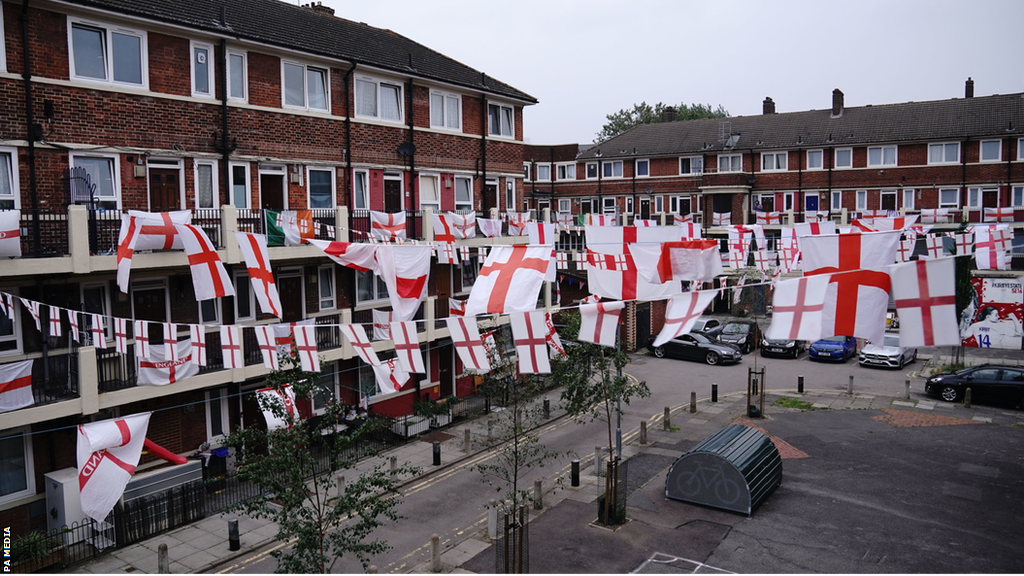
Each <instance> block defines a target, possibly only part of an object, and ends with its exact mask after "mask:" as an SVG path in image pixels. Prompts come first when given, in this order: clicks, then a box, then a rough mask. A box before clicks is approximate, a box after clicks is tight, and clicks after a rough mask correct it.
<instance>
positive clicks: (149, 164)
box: [146, 158, 188, 209]
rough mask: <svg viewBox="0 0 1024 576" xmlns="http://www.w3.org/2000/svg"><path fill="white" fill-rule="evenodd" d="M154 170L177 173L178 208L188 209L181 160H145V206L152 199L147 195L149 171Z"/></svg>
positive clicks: (183, 168)
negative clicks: (174, 171)
mask: <svg viewBox="0 0 1024 576" xmlns="http://www.w3.org/2000/svg"><path fill="white" fill-rule="evenodd" d="M154 168H156V169H159V170H177V171H178V206H181V207H182V208H183V209H185V208H188V204H187V203H186V202H185V165H184V159H182V158H149V159H148V160H146V203H147V204H146V205H147V206H148V205H149V201H150V200H151V199H152V197H151V196H150V193H149V185H150V182H151V180H150V177H149V171H150V170H152V169H154Z"/></svg>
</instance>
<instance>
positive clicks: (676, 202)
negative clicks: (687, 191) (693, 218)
mask: <svg viewBox="0 0 1024 576" xmlns="http://www.w3.org/2000/svg"><path fill="white" fill-rule="evenodd" d="M684 204H685V205H686V213H687V214H689V213H690V204H691V202H690V197H689V196H670V197H669V200H668V209H669V212H671V213H672V214H682V213H683V205H684Z"/></svg>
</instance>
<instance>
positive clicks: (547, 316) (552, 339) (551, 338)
mask: <svg viewBox="0 0 1024 576" xmlns="http://www.w3.org/2000/svg"><path fill="white" fill-rule="evenodd" d="M544 323H545V325H546V326H547V327H548V331H547V334H546V335H545V336H544V339H545V340H547V342H548V349H549V350H550V351H551V355H552V356H568V355H569V354H568V353H566V351H565V346H562V339H561V338H559V337H558V330H556V329H555V323H554V321H552V320H551V313H550V312H544Z"/></svg>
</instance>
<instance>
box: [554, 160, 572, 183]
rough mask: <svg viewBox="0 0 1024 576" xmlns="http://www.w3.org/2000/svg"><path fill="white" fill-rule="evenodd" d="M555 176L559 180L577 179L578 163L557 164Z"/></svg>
mask: <svg viewBox="0 0 1024 576" xmlns="http://www.w3.org/2000/svg"><path fill="white" fill-rule="evenodd" d="M555 178H556V179H557V180H575V179H576V165H575V164H559V165H558V166H556V170H555Z"/></svg>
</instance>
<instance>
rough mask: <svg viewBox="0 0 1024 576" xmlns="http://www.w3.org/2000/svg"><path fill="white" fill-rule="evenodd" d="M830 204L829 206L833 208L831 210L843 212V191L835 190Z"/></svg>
mask: <svg viewBox="0 0 1024 576" xmlns="http://www.w3.org/2000/svg"><path fill="white" fill-rule="evenodd" d="M829 202H830V204H829V205H830V207H831V210H833V211H837V212H838V211H842V209H843V191H842V190H833V191H832V194H831V198H830V199H829Z"/></svg>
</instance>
